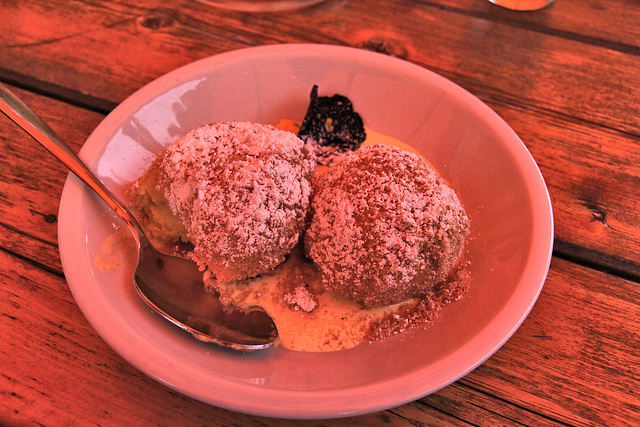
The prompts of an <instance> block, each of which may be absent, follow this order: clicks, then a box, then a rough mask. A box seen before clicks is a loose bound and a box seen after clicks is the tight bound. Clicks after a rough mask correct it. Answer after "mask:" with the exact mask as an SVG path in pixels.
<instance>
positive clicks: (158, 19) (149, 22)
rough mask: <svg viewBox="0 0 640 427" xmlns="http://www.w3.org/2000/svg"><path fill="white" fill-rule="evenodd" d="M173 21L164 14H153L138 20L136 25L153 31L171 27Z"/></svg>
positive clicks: (169, 16)
mask: <svg viewBox="0 0 640 427" xmlns="http://www.w3.org/2000/svg"><path fill="white" fill-rule="evenodd" d="M173 23H174V19H173V17H172V16H171V15H169V14H167V13H164V12H153V13H150V14H149V15H145V16H141V17H139V18H138V24H139V25H140V26H141V27H143V28H147V29H149V30H152V31H155V30H159V29H161V28H165V27H169V26H171V25H173Z"/></svg>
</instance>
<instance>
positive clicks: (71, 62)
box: [0, 0, 640, 275]
mask: <svg viewBox="0 0 640 427" xmlns="http://www.w3.org/2000/svg"><path fill="white" fill-rule="evenodd" d="M379 3H380V4H379V7H378V8H377V9H376V11H375V12H374V11H373V8H372V7H363V4H362V3H360V2H358V1H356V0H352V1H348V2H344V3H331V2H330V3H329V4H327V5H326V6H324V7H319V8H313V9H311V10H309V11H307V12H305V19H301V18H300V16H299V14H296V13H294V14H266V15H255V16H251V15H242V16H240V17H239V15H237V14H233V13H221V12H218V11H217V9H215V8H210V7H203V5H201V4H198V3H197V2H191V1H190V2H177V3H172V6H173V8H167V7H162V5H160V3H159V2H158V3H156V2H153V1H148V2H145V3H135V4H131V5H129V4H126V3H114V2H100V3H90V4H83V3H82V2H79V3H75V4H74V5H68V4H67V3H65V5H64V6H62V4H61V3H56V2H46V4H45V2H40V1H35V0H32V1H30V2H25V3H14V4H2V5H0V8H2V9H4V10H2V13H3V14H8V15H13V16H16V20H15V21H13V22H14V23H12V24H10V25H11V28H10V30H11V31H12V32H13V33H11V32H0V54H2V57H3V64H2V67H1V68H0V77H2V73H3V72H4V73H5V74H8V75H10V76H12V78H14V79H16V80H19V81H20V82H21V84H33V85H36V86H43V85H44V86H43V87H44V88H45V89H46V90H48V91H51V92H52V93H55V94H57V95H59V96H62V97H63V98H67V99H68V98H69V97H71V98H74V95H73V94H78V95H77V97H76V102H79V103H80V104H81V105H84V104H85V103H87V102H88V103H90V104H93V106H94V108H95V109H97V110H101V109H102V110H104V107H105V105H106V106H113V105H116V104H117V103H118V102H120V101H121V100H122V99H123V98H125V97H126V96H128V95H129V94H130V93H132V92H133V91H135V90H136V89H137V88H138V87H140V86H141V85H143V84H145V83H147V82H148V81H150V80H152V79H153V78H155V77H157V76H159V75H161V74H163V73H165V72H168V71H170V70H173V69H175V68H176V67H178V66H180V65H183V64H185V63H188V62H191V61H193V60H195V59H198V58H201V57H203V56H207V55H211V54H215V53H218V52H221V51H225V50H229V49H236V48H240V47H244V46H249V45H255V44H263V43H271V42H274V43H275V42H321V43H337V44H345V45H351V46H360V47H364V48H369V49H374V50H379V51H382V52H384V53H387V54H391V55H396V56H399V57H403V58H406V59H408V60H409V61H412V62H415V63H417V64H419V65H422V66H424V67H426V68H428V69H431V70H434V71H436V72H438V73H440V74H442V75H444V76H446V77H448V78H450V79H452V80H453V81H455V82H457V83H459V84H460V85H462V86H463V87H465V88H466V89H468V90H470V91H471V92H472V93H474V94H475V95H477V96H478V97H480V99H482V100H483V101H485V102H486V103H488V104H489V105H490V106H491V107H492V108H494V109H495V110H496V111H498V113H500V114H501V115H502V116H503V117H504V118H505V119H506V120H507V122H508V123H509V124H510V125H511V126H512V127H513V128H514V129H515V130H516V132H517V133H518V134H519V135H520V136H521V138H522V139H523V141H524V142H525V144H526V145H527V147H528V148H529V149H530V151H531V152H532V154H533V156H534V158H535V159H536V161H537V162H538V164H539V165H540V167H541V169H542V172H543V174H544V176H545V177H546V178H547V181H548V182H550V183H552V184H551V185H550V187H551V188H550V190H551V196H552V201H553V204H554V213H555V214H556V216H557V217H558V220H557V221H556V227H557V237H558V238H559V239H560V240H562V241H563V242H567V244H566V245H564V246H562V248H563V249H564V250H565V251H568V252H569V254H568V256H570V257H571V256H572V257H574V258H579V259H585V258H588V257H590V258H597V257H594V256H590V254H592V253H593V252H594V251H595V252H597V253H604V254H605V255H607V256H608V258H606V260H607V261H606V262H605V263H606V264H607V265H606V266H605V267H610V268H613V269H615V268H618V267H615V266H620V265H622V266H626V268H631V269H632V270H635V271H636V273H634V274H636V275H637V272H638V271H640V267H638V265H639V262H640V230H639V228H638V224H640V218H638V212H640V209H639V208H640V206H639V205H638V198H637V197H636V196H635V195H637V194H640V181H639V180H640V177H639V176H638V173H639V172H638V168H636V167H634V165H637V164H638V163H640V151H639V149H638V147H639V144H638V142H639V141H640V119H638V117H640V104H639V103H638V102H637V100H638V99H640V73H638V72H637V70H639V69H640V56H639V55H637V54H636V53H635V52H626V51H625V50H624V49H618V50H615V49H613V48H611V47H607V46H600V45H593V44H589V43H586V42H585V40H580V39H578V38H576V37H567V36H565V35H564V33H562V32H559V31H560V28H562V31H565V32H567V31H571V32H576V31H577V30H579V29H580V28H583V27H584V26H581V25H580V24H579V23H580V22H582V21H584V20H587V19H588V18H587V17H585V16H584V14H583V12H582V10H583V8H580V7H578V6H577V5H575V4H574V5H573V7H571V3H572V2H571V1H566V2H564V1H563V2H562V6H560V5H558V4H556V5H554V8H553V9H550V10H548V11H545V12H544V14H539V15H534V17H529V16H530V15H527V14H520V16H523V17H524V19H525V22H529V23H528V24H527V25H524V24H523V25H516V21H517V19H516V18H515V17H514V15H513V14H512V13H511V12H505V11H503V10H501V9H499V8H495V7H493V6H492V5H489V6H487V5H484V6H474V8H471V6H470V3H469V2H462V3H460V4H458V5H457V6H456V7H454V5H453V3H452V2H443V3H442V4H441V5H437V4H434V3H424V4H423V3H419V2H405V3H401V4H395V3H390V2H385V1H380V2H379ZM480 3H482V2H480ZM558 3H561V2H558ZM456 4H457V3H456ZM445 6H446V7H445ZM623 6H624V7H626V8H627V10H628V13H627V14H621V13H619V12H618V10H619V9H620V8H622V7H623ZM591 7H596V6H594V5H592V6H591ZM478 8H480V9H481V10H477V9H478ZM608 8H609V9H610V13H611V14H612V15H615V16H616V17H618V18H617V19H618V20H623V21H624V22H621V23H619V25H621V26H622V28H623V31H617V32H616V34H626V33H627V31H631V32H633V31H637V29H636V26H634V25H631V23H632V21H633V19H632V18H633V17H634V16H636V14H637V13H638V9H640V7H638V6H637V5H635V4H634V5H632V6H627V5H626V4H625V5H622V4H620V3H615V2H614V3H612V5H609V6H608ZM556 10H559V11H558V12H557V13H560V12H562V15H561V17H563V19H561V18H555V13H556V12H555V11H556ZM571 10H575V11H576V12H575V16H574V19H573V21H572V20H569V19H568V18H567V17H566V14H569V13H570V11H571ZM45 13H46V25H23V24H24V22H36V23H38V22H39V21H38V19H40V20H42V19H43V18H38V16H45V15H44V14H45ZM505 13H506V14H507V15H508V16H505ZM379 15H382V16H385V17H389V19H388V20H386V21H385V23H384V25H380V24H379V23H378V21H377V17H378V16H379ZM622 15H624V16H622ZM355 16H357V22H351V21H355V18H354V17H355ZM544 16H547V18H544ZM551 17H554V18H553V19H552V18H551ZM564 18H566V19H564ZM309 19H313V20H314V22H316V23H317V25H316V27H317V30H316V31H313V32H309V29H308V25H307V21H308V20H309ZM549 20H551V22H549ZM581 20H582V21H581ZM530 21H535V22H530ZM591 21H593V20H591ZM591 21H590V22H591ZM69 22H72V23H73V24H72V25H69ZM517 22H519V21H517ZM565 22H566V24H563V25H565V27H559V26H560V23H565ZM21 23H23V24H21ZM534 24H535V25H534ZM3 25H7V24H6V23H5V24H3ZM594 25H595V24H594ZM62 27H64V28H62ZM61 28H62V29H61ZM541 28H546V29H547V30H546V31H541ZM584 28H585V29H586V30H587V29H588V30H589V31H595V30H593V29H589V28H588V27H584ZM586 30H585V31H586ZM589 34H590V33H589ZM592 36H593V34H591V35H589V37H592ZM9 37H10V39H7V38H9ZM414 40H420V43H419V44H416V42H415V41H414ZM611 41H615V40H613V39H612V40H611ZM107 44H110V46H111V47H109V48H107V47H106V45H107ZM96 52H97V53H98V54H96ZM505 52H510V54H509V55H505ZM58 54H60V55H58ZM52 58H53V64H52ZM138 58H143V60H142V62H143V66H138V67H136V66H135V65H134V64H136V63H137V62H136V61H138ZM612 76H614V77H613V78H611V77H612ZM32 79H37V80H35V82H34V81H32ZM59 86H62V87H63V88H64V90H63V89H57V87H59ZM98 100H101V101H98ZM613 188H620V189H621V191H620V192H615V191H612V189H613ZM621 235H624V236H626V238H625V239H620V238H619V237H620V236H621ZM584 251H586V254H587V255H585V254H584V253H583V252H584ZM603 259H605V258H603Z"/></svg>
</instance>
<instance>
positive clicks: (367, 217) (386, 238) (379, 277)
mask: <svg viewBox="0 0 640 427" xmlns="http://www.w3.org/2000/svg"><path fill="white" fill-rule="evenodd" d="M312 215H313V216H312V221H311V226H310V227H309V230H308V232H307V235H306V239H305V245H306V249H307V252H308V254H309V256H310V257H311V258H312V259H313V260H314V262H315V263H316V264H317V266H318V268H319V269H320V271H321V273H322V276H323V280H324V282H325V284H326V286H327V288H328V289H329V290H332V291H335V292H338V293H341V294H343V295H345V296H347V297H349V298H352V299H354V300H355V301H358V302H360V303H362V304H365V305H369V306H374V305H385V304H390V303H394V302H399V301H402V300H405V299H407V298H411V297H415V296H419V295H424V294H426V292H427V291H428V290H429V289H430V288H431V287H432V286H433V285H434V284H436V283H438V282H440V281H442V280H444V279H445V278H446V277H447V274H448V273H449V272H450V271H451V269H452V268H453V267H454V266H455V264H456V263H457V262H458V260H459V258H460V255H461V252H462V246H463V243H464V239H465V237H466V235H467V234H468V227H469V225H468V218H467V216H466V214H465V212H464V209H463V208H462V205H461V204H460V202H459V200H458V198H457V197H456V195H455V193H454V192H453V190H451V188H450V187H449V186H448V185H447V184H446V183H445V182H444V181H443V180H442V179H441V178H440V177H439V176H438V175H437V173H436V172H435V171H434V170H433V169H431V168H430V167H429V166H428V165H427V164H426V162H424V161H423V160H422V159H421V158H420V157H418V156H417V155H414V154H412V153H409V152H406V151H403V150H400V149H398V148H395V147H388V146H384V145H372V146H366V147H362V148H360V149H359V150H357V151H355V152H353V153H350V154H348V155H346V156H345V158H344V159H342V160H341V161H339V162H338V163H336V164H334V165H333V166H332V167H331V168H330V169H329V170H328V171H327V173H325V174H324V175H322V176H321V177H320V178H319V179H318V180H317V181H316V182H315V183H314V195H313V201H312Z"/></svg>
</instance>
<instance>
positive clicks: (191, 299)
mask: <svg viewBox="0 0 640 427" xmlns="http://www.w3.org/2000/svg"><path fill="white" fill-rule="evenodd" d="M0 110H2V112H3V113H4V114H5V115H6V116H7V117H9V118H10V119H11V120H13V121H14V122H15V123H16V124H17V125H18V126H20V127H21V128H22V129H24V130H25V131H26V132H27V133H28V134H29V135H31V137H33V139H35V140H36V141H38V142H39V143H40V144H42V145H43V146H44V147H45V148H46V149H47V150H49V152H50V153H51V154H53V155H54V156H55V157H56V158H58V160H60V161H61V162H62V163H64V164H65V165H66V166H67V167H68V168H69V169H70V170H71V171H72V172H73V173H74V174H75V175H76V176H77V177H78V178H80V179H81V180H82V181H83V182H84V183H85V184H86V185H88V186H89V188H91V189H92V190H93V191H95V192H96V193H97V194H98V196H100V197H101V198H102V199H103V200H104V201H105V202H106V203H107V205H109V207H110V208H111V209H113V210H114V211H115V213H116V214H117V215H118V216H119V217H120V218H122V220H123V221H124V223H125V225H126V226H127V227H128V228H129V230H130V231H131V234H132V235H133V237H134V239H135V240H136V244H137V246H138V265H137V268H136V269H135V272H134V274H133V282H134V284H135V288H136V290H137V291H138V294H139V295H140V297H141V298H142V299H143V300H144V301H145V302H146V303H147V304H148V305H149V306H150V307H151V308H152V309H153V310H155V311H156V312H157V313H159V314H160V315H161V316H163V317H165V318H166V319H167V320H169V321H171V322H172V323H174V324H175V325H177V326H179V327H180V328H182V329H184V330H186V331H187V332H189V333H191V334H192V335H193V336H194V337H195V338H197V339H198V340H201V341H205V342H212V343H215V344H218V345H221V346H223V347H229V348H232V349H235V350H244V351H253V350H260V349H265V348H269V347H271V346H272V345H273V341H274V339H275V336H276V334H277V332H276V328H275V325H274V323H273V320H272V319H271V318H270V317H269V316H268V315H267V314H266V313H265V312H264V311H262V310H259V309H255V310H241V309H232V308H230V307H227V306H223V305H222V303H221V302H220V301H219V300H218V297H217V295H215V294H213V293H211V292H209V291H207V290H206V289H205V286H204V281H203V273H202V272H201V271H198V266H197V265H196V263H194V262H192V261H189V260H185V259H182V258H177V257H172V256H168V255H165V254H162V253H160V252H159V251H158V250H157V249H155V248H154V247H153V245H152V244H151V242H150V241H149V239H148V238H147V236H146V235H145V233H144V232H143V231H142V228H141V227H140V224H138V221H137V220H136V219H135V218H134V216H133V215H132V214H131V212H130V211H129V210H128V209H127V208H126V207H125V206H124V205H123V204H122V202H120V201H119V200H118V199H117V198H116V197H115V196H114V195H113V193H112V192H111V191H110V190H109V189H108V188H107V187H106V186H105V185H104V183H103V182H102V181H100V179H99V178H97V177H96V176H95V175H94V174H93V172H92V171H91V170H90V169H89V168H88V167H87V166H86V165H85V164H84V163H83V162H82V160H80V158H79V157H78V156H77V155H76V154H75V153H74V152H73V150H71V148H70V147H69V146H68V145H66V144H65V143H64V142H63V141H62V139H60V137H59V136H58V135H57V134H56V133H55V131H53V129H51V127H49V125H47V124H46V123H45V122H44V121H43V120H42V119H40V118H39V117H38V116H37V115H36V114H35V113H34V112H33V111H32V110H31V109H30V108H29V107H28V106H26V105H25V104H24V103H23V102H22V101H21V100H20V99H19V98H18V97H17V96H16V95H14V94H13V93H11V92H10V91H9V90H8V89H7V88H6V87H5V86H3V85H2V84H0Z"/></svg>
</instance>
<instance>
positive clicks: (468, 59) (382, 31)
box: [0, 0, 640, 135]
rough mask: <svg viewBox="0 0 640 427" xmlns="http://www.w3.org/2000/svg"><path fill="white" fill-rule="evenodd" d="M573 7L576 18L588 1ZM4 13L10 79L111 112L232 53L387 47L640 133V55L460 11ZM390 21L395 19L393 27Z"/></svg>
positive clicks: (480, 88)
mask: <svg viewBox="0 0 640 427" xmlns="http://www.w3.org/2000/svg"><path fill="white" fill-rule="evenodd" d="M567 1H568V2H569V3H570V4H572V5H573V9H574V10H579V9H580V5H581V4H582V3H581V2H578V1H577V0H574V1H571V0H567ZM563 7H564V6H563ZM0 12H1V13H2V14H3V16H14V17H15V19H14V20H11V24H7V23H5V24H4V25H9V27H8V28H6V30H5V31H2V32H0V55H2V57H3V64H2V71H1V72H2V74H3V75H4V76H5V78H7V77H10V78H13V79H21V81H22V82H23V83H26V82H28V81H29V80H31V79H36V83H37V82H41V83H42V84H44V83H48V84H50V85H56V86H58V87H60V88H64V90H67V91H72V92H74V93H77V94H78V96H83V95H86V94H88V95H90V96H91V97H92V98H94V99H103V100H105V101H106V102H108V103H111V104H112V105H113V104H115V103H118V102H120V101H121V100H122V99H124V98H125V97H126V96H128V95H129V94H131V93H132V92H133V91H134V90H136V89H137V88H139V87H140V86H142V85H143V84H145V83H147V82H148V81H150V80H152V79H154V78H156V77H157V76H159V75H162V74H164V73H166V72H168V71H170V70H173V69H175V68H177V67H178V66H180V65H183V64H186V63H189V62H191V61H193V60H195V59H198V58H201V57H204V56H208V55H212V54H215V53H219V52H223V51H227V50H230V49H236V48H241V47H245V46H249V45H258V44H264V43H271V42H273V43H276V42H313V43H332V44H344V45H351V46H365V47H367V46H368V47H371V46H374V47H375V46H380V45H386V46H387V48H386V49H387V50H388V51H390V52H391V53H395V54H398V55H399V56H404V57H406V58H407V59H408V60H409V61H412V62H415V63H417V64H419V65H422V66H424V67H426V68H429V69H432V70H435V71H437V72H439V73H441V74H443V75H445V76H446V77H449V78H451V79H452V80H454V81H456V82H457V83H459V84H461V85H462V86H463V87H465V88H467V89H469V90H470V91H472V92H473V93H475V94H477V95H479V96H481V97H484V98H495V99H499V100H503V101H506V102H509V103H511V104H514V105H520V106H526V107H528V108H533V106H534V105H544V106H545V110H546V111H549V112H554V113H555V114H559V115H563V116H564V115H568V116H571V117H575V118H579V119H581V120H585V121H589V122H594V123H597V124H599V125H601V126H605V127H616V128H618V129H620V130H623V131H626V132H629V133H632V134H635V135H637V134H638V133H640V132H638V117H639V116H640V107H639V106H638V104H637V102H636V100H637V99H639V98H640V75H639V73H638V72H637V70H638V69H640V57H639V56H638V55H634V54H631V53H627V52H624V51H619V50H615V49H612V48H611V47H606V46H597V45H593V44H589V43H585V42H584V41H583V40H578V39H575V38H566V37H561V36H559V35H558V34H546V33H542V32H540V31H538V30H534V29H530V28H524V27H517V26H514V25H513V24H512V23H509V22H502V21H496V20H489V19H487V18H485V17H475V16H473V15H469V14H467V13H464V14H463V13H460V12H456V11H455V10H452V9H450V8H447V9H442V8H434V7H432V6H430V5H420V4H416V3H413V2H406V3H401V4H397V3H395V2H388V1H382V0H380V1H379V3H378V4H376V5H372V4H370V3H366V4H365V3H364V2H363V0H351V1H349V2H344V3H339V4H338V5H333V6H332V7H329V6H327V7H325V8H314V9H309V10H308V11H307V12H305V13H304V14H303V13H301V12H300V13H294V14H271V15H269V14H267V15H264V14H262V15H242V17H241V19H232V18H231V17H234V18H237V17H238V15H230V14H229V13H226V12H220V11H219V10H218V9H216V8H211V7H208V6H205V5H203V4H200V3H198V2H193V1H182V2H178V3H176V4H175V5H174V6H173V8H172V9H167V8H166V7H165V6H163V4H162V3H161V2H160V0H155V1H150V2H147V3H146V4H145V7H141V6H139V5H138V3H135V4H131V5H127V4H123V3H110V2H102V3H81V2H78V3H69V2H62V1H61V0H58V1H56V2H43V1H42V0H37V1H36V0H33V1H31V2H28V3H22V2H20V3H11V4H6V3H3V4H2V5H1V6H0ZM380 15H383V16H387V17H388V21H387V23H386V24H385V26H384V27H380V26H379V25H378V21H377V17H378V16H380ZM356 17H357V20H356ZM310 21H313V22H314V31H309V26H308V23H309V22H310ZM461 22H462V24H461ZM27 24H30V25H27ZM461 29H462V30H461ZM506 52H509V54H506ZM612 76H615V78H612ZM0 77H1V75H0ZM61 90H62V89H61Z"/></svg>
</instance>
